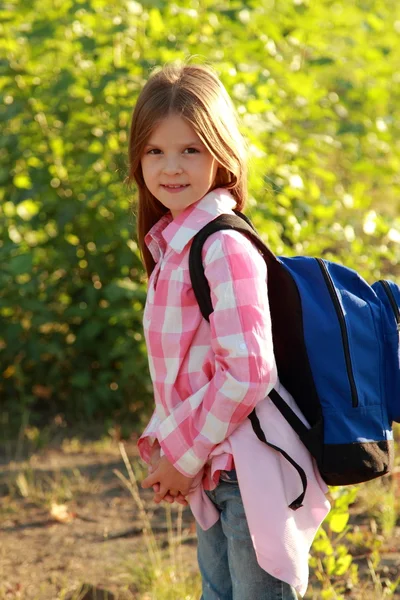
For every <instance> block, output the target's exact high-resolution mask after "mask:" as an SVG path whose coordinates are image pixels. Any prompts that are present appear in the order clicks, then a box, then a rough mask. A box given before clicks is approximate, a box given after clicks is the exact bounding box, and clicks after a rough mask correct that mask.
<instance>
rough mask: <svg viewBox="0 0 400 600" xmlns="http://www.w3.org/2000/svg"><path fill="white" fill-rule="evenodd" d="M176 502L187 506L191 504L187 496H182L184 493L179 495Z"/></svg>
mask: <svg viewBox="0 0 400 600" xmlns="http://www.w3.org/2000/svg"><path fill="white" fill-rule="evenodd" d="M175 502H177V503H178V504H181V505H182V506H187V505H188V504H189V503H188V501H187V500H186V498H185V497H184V496H182V494H179V496H177V497H176V498H175Z"/></svg>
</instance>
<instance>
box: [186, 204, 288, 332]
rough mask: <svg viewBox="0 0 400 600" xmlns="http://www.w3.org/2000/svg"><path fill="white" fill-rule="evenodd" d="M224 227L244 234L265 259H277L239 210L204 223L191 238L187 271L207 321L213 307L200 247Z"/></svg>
mask: <svg viewBox="0 0 400 600" xmlns="http://www.w3.org/2000/svg"><path fill="white" fill-rule="evenodd" d="M224 229H231V230H234V231H239V232H240V233H243V234H245V235H246V236H247V237H248V238H250V239H251V241H252V242H253V243H254V245H255V246H256V247H257V248H258V250H259V251H260V253H261V254H262V255H263V256H264V259H265V260H266V261H271V260H275V261H276V260H277V258H276V257H275V255H274V254H273V252H272V251H271V250H270V249H269V248H268V247H267V246H266V245H265V244H264V242H263V241H262V239H261V238H260V236H259V235H258V233H257V231H256V230H255V228H254V226H253V225H252V223H251V221H250V220H249V219H248V218H247V217H246V216H245V215H244V214H243V213H241V212H239V211H235V214H234V215H232V214H223V215H219V217H217V218H216V219H214V220H213V221H210V223H208V224H207V225H205V227H203V228H202V229H201V230H200V231H199V232H198V233H197V234H196V235H195V236H194V238H193V241H192V245H191V248H190V254H189V272H190V279H191V282H192V287H193V291H194V295H195V296H196V300H197V302H198V305H199V307H200V311H201V314H202V315H203V317H204V318H205V319H206V320H207V321H209V320H210V314H211V313H212V312H213V307H212V303H211V294H210V286H209V285H208V281H207V278H206V276H205V274H204V266H203V260H202V249H203V246H204V243H205V241H206V240H207V238H208V237H209V236H210V235H212V234H213V233H216V232H217V231H221V230H224Z"/></svg>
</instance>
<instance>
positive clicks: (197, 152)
mask: <svg viewBox="0 0 400 600" xmlns="http://www.w3.org/2000/svg"><path fill="white" fill-rule="evenodd" d="M184 154H199V150H197V148H186V149H185V150H184Z"/></svg>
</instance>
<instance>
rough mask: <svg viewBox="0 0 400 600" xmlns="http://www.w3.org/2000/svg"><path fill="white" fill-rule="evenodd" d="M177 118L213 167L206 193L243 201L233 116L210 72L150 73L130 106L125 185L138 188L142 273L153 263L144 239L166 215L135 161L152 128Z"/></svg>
mask: <svg viewBox="0 0 400 600" xmlns="http://www.w3.org/2000/svg"><path fill="white" fill-rule="evenodd" d="M172 114H177V115H179V116H181V117H183V118H184V119H185V120H186V121H187V122H188V123H189V124H190V125H191V126H192V127H193V129H194V131H195V132H196V133H197V135H198V136H199V138H200V139H201V140H202V142H203V144H204V145H205V146H206V147H207V149H208V150H209V152H210V153H211V154H212V155H213V156H214V158H215V159H216V160H217V161H218V163H219V165H220V166H219V168H218V171H217V175H216V178H215V181H214V184H213V186H212V189H215V188H217V187H224V188H226V189H229V190H230V192H231V194H232V195H233V197H234V198H235V200H236V207H237V209H238V210H241V209H242V208H243V206H244V204H245V202H246V199H247V169H246V158H245V143H244V139H243V137H242V135H241V134H240V132H239V128H238V123H237V118H236V112H235V109H234V106H233V103H232V101H231V99H230V97H229V95H228V93H227V92H226V90H225V88H224V86H223V85H222V83H221V81H220V80H219V78H218V76H217V75H216V74H215V73H214V71H213V70H212V69H211V68H210V67H208V66H204V65H195V64H191V65H183V66H178V65H166V66H164V67H163V68H162V69H161V70H158V71H157V72H155V73H153V75H151V76H150V78H149V80H148V81H147V83H146V84H145V86H144V87H143V89H142V91H141V93H140V95H139V97H138V100H137V102H136V105H135V108H134V111H133V115H132V122H131V128H130V136H129V174H128V178H127V179H128V183H132V182H133V180H134V181H135V182H136V185H137V188H138V196H139V198H138V212H137V229H138V241H139V247H140V251H141V253H142V257H143V262H144V265H145V267H146V271H147V274H148V275H150V274H151V272H152V270H153V269H154V260H153V258H152V256H151V254H150V252H149V250H148V248H147V246H146V244H145V242H144V238H145V236H146V234H147V233H148V231H149V230H150V229H151V228H152V226H153V225H154V224H155V223H156V222H157V221H158V220H159V218H160V217H161V216H162V215H163V214H165V213H166V212H168V209H167V208H166V207H164V206H163V205H162V204H161V202H159V201H158V200H157V198H155V197H154V196H153V195H152V194H151V193H150V192H149V190H148V189H147V187H146V185H145V183H144V179H143V173H142V167H141V158H142V155H143V152H144V147H145V145H146V143H147V140H148V139H149V136H150V135H151V133H152V131H153V130H154V128H155V127H156V126H157V125H158V124H159V123H160V122H161V121H162V120H163V119H165V118H166V117H167V116H169V115H172Z"/></svg>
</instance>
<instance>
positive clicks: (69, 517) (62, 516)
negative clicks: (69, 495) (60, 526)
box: [50, 502, 76, 523]
mask: <svg viewBox="0 0 400 600" xmlns="http://www.w3.org/2000/svg"><path fill="white" fill-rule="evenodd" d="M50 515H51V517H52V518H53V519H54V520H55V521H58V522H59V523H70V522H71V521H73V520H74V519H75V518H76V513H74V512H72V511H70V510H69V509H68V506H67V505H66V504H56V503H55V502H53V503H52V505H51V508H50Z"/></svg>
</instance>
